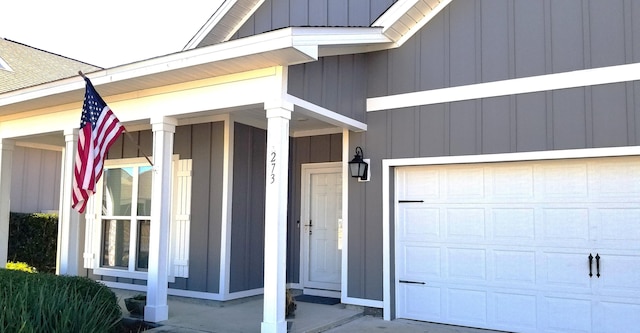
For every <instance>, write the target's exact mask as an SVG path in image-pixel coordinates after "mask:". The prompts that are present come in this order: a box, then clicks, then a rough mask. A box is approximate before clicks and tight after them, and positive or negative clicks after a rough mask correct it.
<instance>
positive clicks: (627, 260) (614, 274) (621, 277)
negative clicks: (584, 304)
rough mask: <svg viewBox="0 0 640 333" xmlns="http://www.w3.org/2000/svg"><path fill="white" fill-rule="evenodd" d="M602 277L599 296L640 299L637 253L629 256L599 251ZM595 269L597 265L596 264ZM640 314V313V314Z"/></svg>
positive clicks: (639, 259)
mask: <svg viewBox="0 0 640 333" xmlns="http://www.w3.org/2000/svg"><path fill="white" fill-rule="evenodd" d="M598 255H599V256H600V277H599V278H598V280H599V281H598V289H597V293H598V294H599V295H610V296H621V297H636V298H638V297H640V257H639V256H638V254H637V253H631V252H630V253H629V254H627V255H623V254H618V253H611V252H610V250H604V251H599V253H598ZM594 269H596V268H595V263H594ZM639 314H640V313H639Z"/></svg>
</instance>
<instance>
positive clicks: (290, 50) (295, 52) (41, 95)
mask: <svg viewBox="0 0 640 333" xmlns="http://www.w3.org/2000/svg"><path fill="white" fill-rule="evenodd" d="M389 43H390V41H389V39H388V38H387V37H385V36H384V35H382V33H381V29H380V28H285V29H280V30H276V31H272V32H268V33H264V34H260V35H256V36H252V37H247V38H242V39H238V40H233V41H229V42H225V43H220V44H216V45H212V46H208V47H203V48H198V49H194V50H189V51H183V52H178V53H174V54H170V55H166V56H162V57H158V58H153V59H149V60H144V61H140V62H136V63H132V64H128V65H123V66H119V67H114V68H110V69H105V70H100V71H96V72H93V73H85V74H86V75H87V76H88V77H89V78H90V79H91V81H92V83H93V84H94V86H96V87H99V90H100V93H101V94H102V95H103V96H111V95H118V94H123V93H127V92H132V91H138V90H144V89H150V88H156V87H161V86H168V85H172V84H179V83H184V82H191V81H197V80H202V79H209V78H212V77H219V76H223V75H229V74H236V73H243V72H248V71H252V70H256V69H262V68H268V67H273V66H291V65H296V64H301V63H306V62H312V61H315V60H317V59H318V57H319V56H326V55H338V54H347V53H354V52H356V53H357V52H368V51H370V50H375V49H377V48H380V47H384V45H385V44H389ZM83 94H84V81H83V80H81V79H80V77H79V76H77V77H70V78H66V79H63V80H59V81H55V82H50V83H47V84H42V85H38V86H33V87H29V88H25V89H20V90H16V91H12V92H7V93H4V94H0V117H2V116H6V115H9V114H15V113H20V112H25V111H29V110H34V109H43V108H47V107H52V106H55V105H62V104H67V103H72V102H77V101H78V100H79V99H81V98H82V96H83Z"/></svg>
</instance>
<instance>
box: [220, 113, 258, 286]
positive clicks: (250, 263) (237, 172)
mask: <svg viewBox="0 0 640 333" xmlns="http://www.w3.org/2000/svg"><path fill="white" fill-rule="evenodd" d="M234 131H235V137H234V156H233V165H234V170H233V204H232V206H233V208H232V220H233V222H232V225H231V268H230V285H229V289H230V292H237V291H243V290H250V289H255V288H262V286H263V285H264V279H263V272H264V270H263V269H264V200H265V165H266V154H267V153H266V140H267V139H266V138H267V137H266V131H264V130H262V129H258V128H254V127H250V126H247V125H243V124H239V123H236V124H235V130H234Z"/></svg>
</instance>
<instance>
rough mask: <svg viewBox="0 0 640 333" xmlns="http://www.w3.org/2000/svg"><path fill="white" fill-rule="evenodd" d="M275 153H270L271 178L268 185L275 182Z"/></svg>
mask: <svg viewBox="0 0 640 333" xmlns="http://www.w3.org/2000/svg"><path fill="white" fill-rule="evenodd" d="M275 171H276V152H275V151H272V152H271V174H270V175H269V176H270V178H271V183H269V184H273V183H274V182H275V181H276V174H275Z"/></svg>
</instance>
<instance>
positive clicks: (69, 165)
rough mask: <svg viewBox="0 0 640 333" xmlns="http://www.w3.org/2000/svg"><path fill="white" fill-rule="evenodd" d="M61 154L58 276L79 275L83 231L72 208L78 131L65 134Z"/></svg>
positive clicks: (78, 215)
mask: <svg viewBox="0 0 640 333" xmlns="http://www.w3.org/2000/svg"><path fill="white" fill-rule="evenodd" d="M64 142H65V145H64V151H63V153H62V170H63V172H62V179H61V187H62V188H61V189H60V212H59V213H58V262H57V264H56V274H59V275H79V274H80V270H81V269H83V268H82V260H83V259H82V254H83V251H84V249H83V244H84V241H83V239H82V238H81V237H83V236H84V232H83V230H84V228H82V226H81V225H80V214H78V212H77V211H76V210H74V209H73V208H71V200H72V198H71V197H72V194H73V188H72V187H73V173H74V162H75V158H76V153H77V152H76V149H77V145H78V129H77V128H73V129H67V130H65V131H64Z"/></svg>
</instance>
